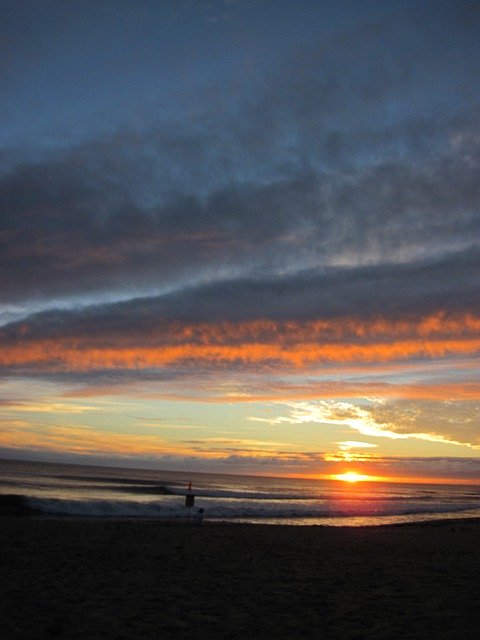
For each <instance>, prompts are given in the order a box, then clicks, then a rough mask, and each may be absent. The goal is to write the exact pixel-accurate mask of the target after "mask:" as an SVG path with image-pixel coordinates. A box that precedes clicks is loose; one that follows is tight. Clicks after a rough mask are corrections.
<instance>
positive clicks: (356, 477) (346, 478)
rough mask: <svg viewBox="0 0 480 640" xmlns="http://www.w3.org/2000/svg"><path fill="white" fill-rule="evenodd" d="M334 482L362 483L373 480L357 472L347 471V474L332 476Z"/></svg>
mask: <svg viewBox="0 0 480 640" xmlns="http://www.w3.org/2000/svg"><path fill="white" fill-rule="evenodd" d="M332 478H333V479H334V480H343V482H361V481H364V480H372V477H371V476H367V475H364V474H362V473H357V472H356V471H347V472H346V473H337V474H335V475H333V476H332Z"/></svg>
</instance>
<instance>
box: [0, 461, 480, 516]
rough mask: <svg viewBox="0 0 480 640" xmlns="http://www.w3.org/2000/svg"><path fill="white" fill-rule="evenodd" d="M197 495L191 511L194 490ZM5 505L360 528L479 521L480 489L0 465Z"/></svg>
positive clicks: (47, 512) (66, 512)
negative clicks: (188, 497) (189, 502)
mask: <svg viewBox="0 0 480 640" xmlns="http://www.w3.org/2000/svg"><path fill="white" fill-rule="evenodd" d="M190 482H191V483H192V490H191V493H192V494H193V495H194V496H195V498H194V506H193V507H192V508H190V509H189V508H188V507H187V506H186V499H185V496H186V494H187V492H188V484H189V483H190ZM0 505H4V506H5V505H10V506H11V505H15V508H16V509H17V511H20V512H25V513H30V514H37V515H39V516H40V515H44V516H74V517H101V518H106V517H107V518H153V519H155V518H168V519H182V518H183V519H187V518H189V517H192V516H193V515H194V513H195V512H196V511H197V509H199V508H203V509H204V513H205V520H214V521H224V522H241V523H254V524H259V523H262V524H276V525H281V524H293V525H311V524H318V525H330V526H362V525H383V524H395V523H402V522H420V521H430V520H440V519H455V518H480V485H446V484H442V485H439V484H403V483H402V484H400V483H380V482H357V483H354V484H353V483H348V482H342V481H335V480H311V479H309V480H304V479H298V478H270V477H258V476H257V477H253V476H241V475H220V474H207V473H189V472H186V471H185V472H184V471H182V472H179V471H162V470H160V469H159V470H150V469H130V468H117V467H99V466H85V465H72V464H56V463H41V462H25V461H14V460H0Z"/></svg>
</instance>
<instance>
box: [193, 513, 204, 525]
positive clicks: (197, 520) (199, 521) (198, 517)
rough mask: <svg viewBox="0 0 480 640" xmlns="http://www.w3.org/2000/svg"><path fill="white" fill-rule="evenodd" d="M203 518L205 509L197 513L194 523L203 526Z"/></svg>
mask: <svg viewBox="0 0 480 640" xmlns="http://www.w3.org/2000/svg"><path fill="white" fill-rule="evenodd" d="M203 516H204V510H203V509H199V510H198V511H197V513H196V514H195V515H194V516H193V522H194V523H195V524H196V525H197V526H201V525H202V523H203Z"/></svg>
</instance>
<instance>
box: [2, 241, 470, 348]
mask: <svg viewBox="0 0 480 640" xmlns="http://www.w3.org/2000/svg"><path fill="white" fill-rule="evenodd" d="M479 269H480V251H479V250H477V249H475V250H474V249H472V250H469V251H466V252H462V253H456V254H449V255H446V256H443V257H442V258H441V259H435V260H429V261H423V262H419V263H416V264H414V265H410V264H407V265H388V264H387V265H375V266H369V267H361V268H330V269H324V270H321V271H309V272H302V273H297V274H294V275H291V276H282V277H280V276H278V277H275V278H263V279H262V278H256V279H241V278H239V279H235V280H228V281H225V282H220V283H215V284H210V285H200V286H198V287H191V288H187V289H183V290H181V291H179V292H176V293H172V294H168V295H163V296H158V297H147V298H135V299H132V300H130V301H126V302H120V303H114V304H104V305H97V306H91V307H87V308H83V309H79V310H54V311H49V312H44V313H41V314H37V315H34V316H31V317H28V318H26V319H25V320H23V321H21V322H17V323H12V324H10V325H8V326H5V327H3V328H2V329H0V339H1V340H2V342H4V343H5V344H6V343H8V341H10V340H15V341H16V340H20V341H27V340H37V339H45V338H56V337H62V338H69V337H70V338H77V337H89V338H91V339H96V338H102V339H104V340H105V341H106V342H105V343H106V344H108V343H109V342H110V341H112V342H115V340H116V338H118V337H121V338H127V337H128V336H130V337H133V336H136V337H137V339H138V341H139V342H140V343H141V342H142V340H143V339H145V340H146V341H148V340H149V339H151V335H152V334H151V332H152V331H154V332H156V335H157V337H156V340H160V341H161V331H162V327H163V329H164V330H165V331H166V332H167V326H168V325H167V324H165V323H171V322H177V321H178V322H183V323H190V322H192V323H199V322H213V323H217V322H222V321H233V322H235V321H248V320H257V319H267V318H268V319H271V320H273V321H284V320H304V321H308V320H315V319H335V318H342V317H343V318H352V319H354V320H359V321H361V320H366V321H368V320H371V319H375V317H385V318H389V319H393V320H395V319H397V318H405V317H407V318H408V317H418V316H427V315H429V314H434V313H437V312H442V313H446V314H447V315H448V314H463V313H474V314H476V313H478V312H479V300H480V295H479V294H480V291H479V282H478V272H479ZM167 333H168V332H167Z"/></svg>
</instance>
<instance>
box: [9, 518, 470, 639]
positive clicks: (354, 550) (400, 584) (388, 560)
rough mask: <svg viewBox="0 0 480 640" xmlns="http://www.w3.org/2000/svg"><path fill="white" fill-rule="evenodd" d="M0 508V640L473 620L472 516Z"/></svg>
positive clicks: (403, 629)
mask: <svg viewBox="0 0 480 640" xmlns="http://www.w3.org/2000/svg"><path fill="white" fill-rule="evenodd" d="M185 524H186V523H184V524H180V523H178V522H176V521H173V522H172V521H164V522H160V521H158V520H152V519H149V520H138V519H135V518H130V519H122V520H118V519H104V518H103V519H90V518H82V519H78V518H36V517H33V518H32V517H26V518H24V517H15V516H4V517H2V518H1V519H0V562H1V565H2V568H3V571H2V572H1V574H0V608H1V610H2V613H3V616H2V619H3V623H2V627H3V629H2V630H3V635H4V637H7V638H9V640H17V639H18V640H24V639H26V640H29V639H30V638H31V639H32V640H33V639H36V638H38V637H46V638H49V637H60V638H65V639H67V640H84V638H89V640H96V639H97V638H98V639H99V640H100V638H102V639H103V638H105V639H106V640H137V639H138V638H142V640H143V639H145V640H150V639H151V640H153V639H154V638H155V639H158V637H160V636H161V635H162V634H163V635H164V636H165V637H168V638H169V639H177V638H178V639H184V640H187V639H189V640H196V639H197V638H198V639H200V638H205V637H208V638H211V639H212V640H216V639H218V640H220V639H222V640H224V639H225V638H238V639H240V638H241V639H242V640H250V639H251V640H254V639H255V640H257V639H258V638H259V637H261V636H265V637H268V638H269V639H270V638H272V639H280V638H282V639H287V638H295V639H296V638H306V637H310V638H315V639H317V638H330V639H333V640H336V639H337V638H338V640H345V639H352V640H353V639H355V640H361V639H362V638H363V639H365V640H366V639H376V638H378V639H380V638H382V639H385V640H386V639H387V638H389V639H391V640H395V639H397V638H399V637H402V638H405V639H408V638H410V639H412V640H417V639H418V638H423V637H435V638H440V639H447V638H448V639H449V640H450V639H451V640H454V639H455V640H456V639H457V638H462V640H464V639H467V640H468V639H471V640H473V638H476V637H477V635H478V628H479V626H480V607H479V606H478V605H479V597H478V593H479V592H480V545H479V544H478V541H479V539H480V520H478V519H473V520H472V519H463V520H459V519H457V520H453V521H452V520H450V521H448V520H443V521H436V522H422V523H415V524H408V523H407V524H399V525H387V526H365V527H328V526H317V525H312V526H305V527H299V526H288V525H286V526H277V525H268V524H266V525H247V524H237V523H232V524H230V523H211V522H208V521H207V522H205V523H204V525H202V526H201V527H196V526H185Z"/></svg>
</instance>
